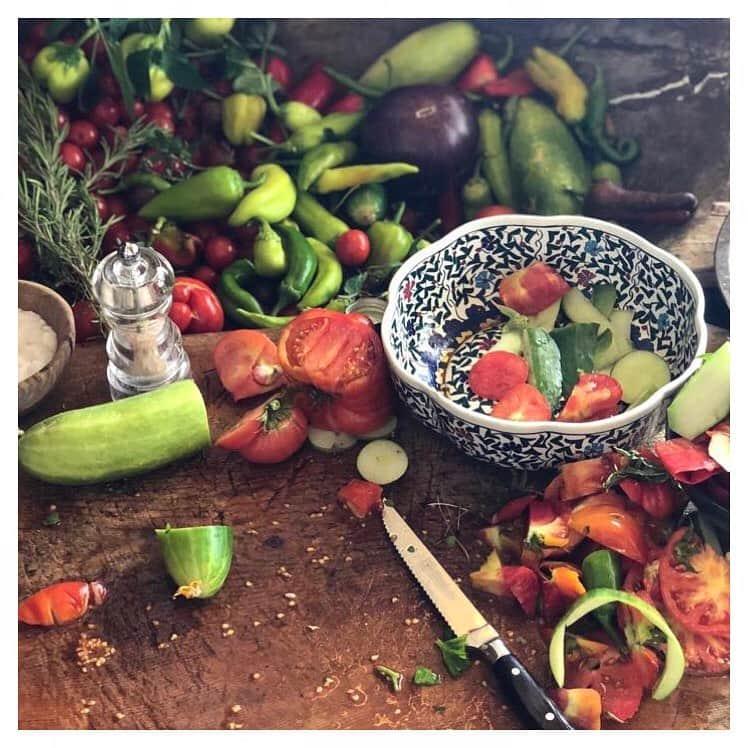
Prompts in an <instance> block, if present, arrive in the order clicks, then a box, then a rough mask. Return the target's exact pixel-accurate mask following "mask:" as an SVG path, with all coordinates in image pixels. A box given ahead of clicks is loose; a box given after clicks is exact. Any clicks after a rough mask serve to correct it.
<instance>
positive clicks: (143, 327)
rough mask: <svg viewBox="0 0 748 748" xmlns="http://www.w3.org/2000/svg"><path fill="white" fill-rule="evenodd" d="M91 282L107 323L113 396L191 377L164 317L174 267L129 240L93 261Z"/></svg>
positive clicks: (172, 326) (177, 340)
mask: <svg viewBox="0 0 748 748" xmlns="http://www.w3.org/2000/svg"><path fill="white" fill-rule="evenodd" d="M91 283H92V286H93V292H94V295H95V297H96V299H97V301H98V302H99V305H100V306H101V313H102V317H103V319H104V321H105V322H106V324H107V326H108V327H109V335H108V337H107V341H106V352H107V357H108V358H109V364H108V366H107V379H108V380H109V391H110V392H111V395H112V400H119V399H121V398H123V397H129V396H130V395H137V394H139V393H141V392H148V391H150V390H155V389H157V388H158V387H161V386H162V385H164V384H168V383H170V382H175V381H177V380H178V379H189V378H190V376H191V372H190V360H189V358H188V357H187V354H186V353H185V350H184V347H183V346H182V335H181V333H180V332H179V329H178V328H177V326H176V325H175V324H174V323H173V322H172V321H171V319H170V318H169V308H170V307H171V302H172V299H171V290H172V288H173V286H174V270H173V269H172V267H171V265H170V264H169V263H168V261H167V260H166V259H165V258H164V257H163V256H162V255H161V254H159V253H158V252H156V251H155V250H154V249H151V248H150V247H140V246H138V245H137V244H134V243H131V242H128V243H126V244H124V246H122V247H121V248H120V249H118V250H117V251H116V252H112V253H111V254H109V255H107V256H106V257H105V258H104V259H103V260H102V261H101V262H100V263H99V264H98V266H97V268H96V270H95V271H94V274H93V278H92V279H91Z"/></svg>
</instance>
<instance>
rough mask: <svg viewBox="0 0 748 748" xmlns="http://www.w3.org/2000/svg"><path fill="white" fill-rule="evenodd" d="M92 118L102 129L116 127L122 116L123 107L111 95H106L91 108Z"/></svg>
mask: <svg viewBox="0 0 748 748" xmlns="http://www.w3.org/2000/svg"><path fill="white" fill-rule="evenodd" d="M90 118H91V122H93V123H94V124H95V125H96V126H97V127H98V128H100V129H102V130H104V129H105V128H107V127H114V125H116V124H117V123H118V122H119V121H120V119H121V118H122V107H121V106H120V105H119V104H118V103H117V102H116V101H115V100H114V99H112V98H111V97H109V96H105V97H104V98H103V99H100V100H99V101H98V103H97V104H96V105H95V106H94V108H93V109H92V110H91V114H90Z"/></svg>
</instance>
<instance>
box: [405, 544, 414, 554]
mask: <svg viewBox="0 0 748 748" xmlns="http://www.w3.org/2000/svg"><path fill="white" fill-rule="evenodd" d="M405 550H406V551H408V553H415V552H416V549H415V548H414V547H413V546H412V545H409V546H408V547H407V548H406V549H405Z"/></svg>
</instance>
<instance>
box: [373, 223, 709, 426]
mask: <svg viewBox="0 0 748 748" xmlns="http://www.w3.org/2000/svg"><path fill="white" fill-rule="evenodd" d="M558 225H565V226H579V227H582V228H590V229H596V230H598V231H605V232H607V233H609V234H612V235H614V236H617V237H619V238H621V239H624V240H626V241H628V242H630V243H631V244H635V245H636V246H637V247H638V248H639V249H641V250H643V251H644V252H646V253H647V254H650V255H652V256H653V257H656V258H657V259H658V260H660V261H661V262H663V263H665V264H666V265H669V266H670V267H671V268H673V269H674V270H675V271H676V272H677V274H678V275H679V276H680V278H681V279H682V280H683V282H684V283H685V284H686V286H687V287H688V289H689V290H690V291H691V293H692V294H693V297H694V299H695V300H696V309H695V313H694V317H695V319H694V326H695V328H696V336H697V338H698V340H697V347H696V355H695V357H694V360H693V361H692V362H691V363H690V365H689V366H688V367H687V368H686V369H685V371H684V372H683V373H682V374H681V375H680V376H678V377H676V378H675V379H673V380H672V381H670V382H669V383H668V384H666V385H665V386H664V387H661V388H660V389H659V390H657V391H656V392H655V393H654V394H653V395H652V396H651V397H649V398H648V399H647V400H645V401H644V402H643V403H641V404H640V405H637V406H636V407H634V408H630V409H628V410H626V411H624V412H623V413H620V414H618V415H616V416H611V417H610V418H603V419H600V420H598V421H589V422H586V423H564V422H562V421H521V422H520V421H509V420H507V419H505V418H494V417H493V416H489V415H485V414H483V413H478V412H476V411H474V410H469V409H468V408H464V407H462V406H461V405H457V404H456V403H454V402H452V401H451V400H449V399H448V398H446V397H445V396H444V395H442V394H441V393H440V392H439V391H438V390H436V389H434V388H432V387H430V386H429V385H427V384H425V383H424V382H422V381H421V380H420V379H418V378H417V377H415V376H413V375H412V374H410V373H409V372H407V371H405V369H403V367H402V365H401V364H400V362H399V361H398V359H397V357H396V355H395V353H394V351H393V349H392V346H391V344H390V336H391V334H392V323H393V317H394V313H395V305H394V304H388V305H387V309H386V310H385V312H384V317H383V319H382V342H383V344H384V350H385V353H386V354H387V358H388V360H389V362H390V366H391V367H392V369H393V371H394V373H395V375H396V376H397V377H398V378H399V379H401V380H403V381H404V382H405V383H406V384H408V385H410V386H411V387H414V388H415V389H417V390H420V391H421V392H423V393H425V394H426V395H428V396H429V397H430V398H431V399H432V400H434V401H435V402H436V403H438V404H439V405H440V406H441V407H442V408H444V409H445V410H446V411H448V412H449V413H451V414H453V415H454V416H457V417H458V418H461V419H463V420H465V421H468V422H469V423H474V424H476V425H478V426H483V427H484V428H488V429H494V430H498V431H505V432H508V433H515V434H534V433H538V432H551V433H554V434H598V433H601V432H603V431H608V430H610V429H614V428H619V427H622V426H626V425H627V424H629V423H632V422H633V421H636V420H637V419H638V418H641V417H642V416H645V415H647V414H648V413H650V412H651V411H653V410H654V409H655V408H656V407H657V406H659V405H660V403H662V402H663V400H664V399H665V398H666V397H668V396H669V395H671V394H673V393H674V392H675V391H676V390H677V389H678V388H679V387H681V386H682V385H683V383H684V382H685V381H686V380H687V379H688V377H690V376H691V374H692V373H693V372H694V371H695V370H696V369H697V368H698V366H699V361H698V359H699V357H700V356H701V355H702V354H703V353H704V352H705V351H706V343H707V329H706V323H705V322H704V293H703V291H702V290H701V285H700V284H699V282H698V280H697V279H696V276H695V275H694V274H693V273H692V272H691V270H690V269H689V268H688V267H687V266H686V265H685V264H684V263H683V262H681V261H680V260H679V259H678V258H676V257H674V256H673V255H671V254H670V253H669V252H665V251H664V250H662V249H659V248H658V247H656V246H655V245H654V244H652V243H651V242H648V241H647V240H646V239H644V238H643V237H641V236H639V235H638V234H635V233H634V232H633V231H629V230H628V229H625V228H623V227H621V226H617V225H615V224H612V223H608V222H607V221H599V220H597V219H594V218H586V217H580V216H526V215H520V214H516V215H507V216H490V217H488V218H481V219H478V220H476V221H470V222H469V223H465V224H462V225H461V226H458V227H457V228H456V229H455V230H454V231H451V232H450V233H449V234H447V235H446V236H444V237H442V238H441V239H439V240H438V241H435V242H434V243H433V244H432V245H431V246H430V247H428V248H426V249H423V250H421V251H420V252H418V254H416V255H414V256H413V257H411V258H410V259H409V260H406V261H405V262H404V263H403V265H402V267H400V269H399V270H398V271H397V272H396V273H395V275H394V276H393V278H392V280H391V281H390V285H389V294H388V298H390V299H395V298H397V296H398V293H399V291H400V286H401V285H402V283H403V281H404V280H405V279H406V277H407V276H408V274H409V273H410V271H411V270H413V268H415V267H417V266H418V265H420V264H421V263H422V262H424V261H425V260H426V259H428V258H429V257H432V256H433V255H435V254H437V253H438V252H441V251H443V250H444V249H446V248H447V247H449V245H450V244H451V243H452V242H454V241H455V240H456V239H458V238H459V237H460V236H462V235H463V234H468V233H470V232H471V231H477V230H480V229H490V228H495V227H498V226H539V227H543V226H558Z"/></svg>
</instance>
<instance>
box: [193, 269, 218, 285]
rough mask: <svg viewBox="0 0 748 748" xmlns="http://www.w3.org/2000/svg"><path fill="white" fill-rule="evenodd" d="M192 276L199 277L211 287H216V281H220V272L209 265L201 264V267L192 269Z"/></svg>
mask: <svg viewBox="0 0 748 748" xmlns="http://www.w3.org/2000/svg"><path fill="white" fill-rule="evenodd" d="M192 277H193V278H197V279H198V280H199V281H202V282H203V283H205V285H207V286H210V287H211V288H215V286H216V283H218V273H217V272H216V271H215V270H213V268H212V267H210V266H208V265H200V267H197V268H195V269H194V270H193V271H192Z"/></svg>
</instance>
